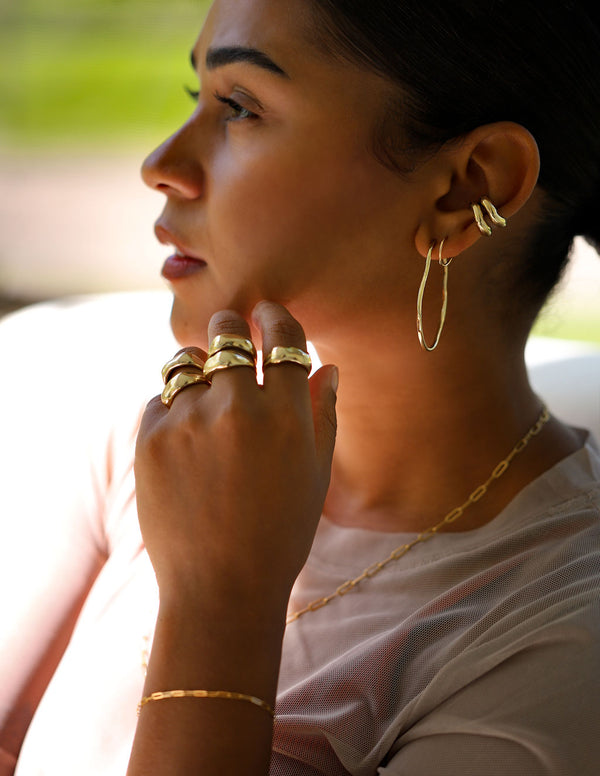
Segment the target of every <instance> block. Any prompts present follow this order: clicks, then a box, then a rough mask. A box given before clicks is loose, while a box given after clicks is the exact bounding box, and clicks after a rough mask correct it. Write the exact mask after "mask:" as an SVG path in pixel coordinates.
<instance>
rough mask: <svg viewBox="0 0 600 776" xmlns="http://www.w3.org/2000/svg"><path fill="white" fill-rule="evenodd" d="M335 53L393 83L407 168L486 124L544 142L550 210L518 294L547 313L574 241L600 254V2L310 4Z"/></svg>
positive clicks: (388, 141)
mask: <svg viewBox="0 0 600 776" xmlns="http://www.w3.org/2000/svg"><path fill="white" fill-rule="evenodd" d="M311 3H312V5H313V7H314V10H315V11H316V18H317V20H318V24H317V25H316V26H317V28H318V30H317V35H318V39H319V42H320V43H322V44H323V45H324V46H325V47H326V48H327V49H328V50H329V51H330V53H333V54H336V55H337V56H342V57H344V58H346V59H349V60H351V61H354V62H356V63H358V64H360V65H362V66H366V67H368V68H369V69H371V70H374V71H376V72H379V73H380V74H381V75H383V76H385V77H387V78H389V79H391V80H392V81H394V82H395V83H396V84H397V85H398V86H399V87H400V88H401V93H400V94H399V99H398V103H397V104H396V105H394V106H390V110H389V112H388V116H387V118H386V119H385V120H384V121H383V122H382V124H381V128H380V132H379V135H378V137H377V139H376V149H375V150H376V153H377V154H378V156H379V157H380V158H381V159H382V161H384V162H385V163H387V164H389V165H391V166H395V167H396V168H397V169H399V170H402V169H403V166H404V169H405V170H406V166H407V162H408V164H409V165H410V161H411V159H412V160H413V161H414V160H416V159H418V157H419V155H421V154H423V153H424V152H427V151H435V150H436V148H439V147H441V146H442V145H443V144H444V143H446V142H448V141H450V140H453V139H456V138H459V137H460V136H462V135H464V134H466V133H468V132H470V131H472V130H473V129H475V128H476V127H478V126H481V125H484V124H488V123H492V122H496V121H514V122H517V123H519V124H521V125H523V126H524V127H526V128H527V129H528V130H529V131H530V132H531V134H532V135H533V136H534V138H535V139H536V141H537V144H538V147H539V150H540V157H541V172H540V179H539V185H540V187H541V188H542V189H543V190H544V192H545V193H546V195H547V205H548V206H547V208H546V210H545V213H544V216H543V220H542V222H541V223H540V224H539V227H538V229H537V234H536V235H535V236H534V238H533V240H532V243H531V245H530V246H529V253H530V257H529V258H530V260H529V261H528V262H526V263H525V264H526V266H525V268H524V269H523V270H522V274H521V275H520V276H519V277H515V278H514V285H515V286H517V287H518V288H519V289H520V292H521V293H520V296H521V298H523V294H525V296H526V297H527V298H529V300H531V301H532V302H535V303H536V304H538V305H539V304H541V302H542V301H543V299H544V298H545V297H546V295H547V294H548V292H549V291H550V290H551V288H552V287H553V286H554V284H555V283H556V281H557V280H558V277H559V276H560V273H561V270H562V268H563V267H564V265H565V263H566V259H567V257H568V254H569V250H570V247H571V244H572V241H573V237H574V236H575V235H578V234H580V235H583V236H585V237H586V238H587V239H588V240H589V241H590V242H591V243H592V244H594V245H595V247H596V248H597V249H598V250H600V4H599V6H598V8H596V7H595V8H594V9H592V8H591V6H592V3H586V2H585V0H578V1H576V0H572V1H571V2H560V3H554V4H550V3H544V2H541V0H489V2H485V3H484V2H481V0H428V2H425V3H424V2H423V0H370V2H365V0H311Z"/></svg>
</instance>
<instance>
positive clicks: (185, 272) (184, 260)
mask: <svg viewBox="0 0 600 776" xmlns="http://www.w3.org/2000/svg"><path fill="white" fill-rule="evenodd" d="M154 233H155V234H156V238H157V240H158V241H159V242H160V243H162V244H163V245H169V246H171V247H173V248H175V253H174V254H172V255H171V256H169V258H168V259H167V260H166V261H165V263H164V265H163V268H162V271H161V274H162V276H163V277H164V278H165V279H166V280H169V281H171V280H179V279H181V278H185V277H189V276H190V275H193V274H195V273H196V272H199V271H200V270H201V269H203V268H204V267H206V261H204V259H202V258H200V256H198V255H197V254H194V253H193V252H192V251H190V250H189V249H188V248H186V246H185V245H184V243H183V242H181V241H180V240H179V239H178V238H177V237H176V236H175V235H174V234H173V233H172V232H171V231H170V230H169V229H166V228H165V227H164V226H162V225H161V224H156V226H155V227H154Z"/></svg>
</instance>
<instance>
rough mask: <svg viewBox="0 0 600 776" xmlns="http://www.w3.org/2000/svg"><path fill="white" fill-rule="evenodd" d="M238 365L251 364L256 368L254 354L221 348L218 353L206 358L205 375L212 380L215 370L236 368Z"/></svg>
mask: <svg viewBox="0 0 600 776" xmlns="http://www.w3.org/2000/svg"><path fill="white" fill-rule="evenodd" d="M238 366H250V367H252V369H254V368H255V366H256V364H255V363H254V359H253V358H252V356H249V355H247V354H246V353H238V352H237V351H235V350H219V352H218V353H215V354H214V356H211V357H210V358H208V359H207V360H206V364H204V377H205V378H206V379H207V380H208V381H210V380H211V379H212V376H213V375H214V373H215V372H220V371H221V370H223V369H234V368H235V367H238Z"/></svg>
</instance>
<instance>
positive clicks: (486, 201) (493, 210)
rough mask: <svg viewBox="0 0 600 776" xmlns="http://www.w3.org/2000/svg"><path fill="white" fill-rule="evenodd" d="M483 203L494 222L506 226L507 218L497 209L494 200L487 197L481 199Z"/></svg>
mask: <svg viewBox="0 0 600 776" xmlns="http://www.w3.org/2000/svg"><path fill="white" fill-rule="evenodd" d="M481 204H482V205H483V206H484V208H485V209H486V210H487V213H488V215H489V217H490V219H491V220H492V223H493V224H495V225H496V226H506V218H502V216H501V215H500V213H499V212H498V211H497V210H496V208H495V207H494V205H493V204H492V202H490V200H489V199H488V198H487V197H484V198H483V199H482V200H481Z"/></svg>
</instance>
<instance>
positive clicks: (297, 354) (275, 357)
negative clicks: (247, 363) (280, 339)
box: [263, 345, 312, 374]
mask: <svg viewBox="0 0 600 776" xmlns="http://www.w3.org/2000/svg"><path fill="white" fill-rule="evenodd" d="M277 364H297V365H298V366H301V367H302V368H303V369H305V370H306V371H307V372H308V373H309V374H310V371H311V369H312V361H311V358H310V356H309V355H308V353H307V352H306V351H305V350H301V349H300V348H286V347H283V346H281V345H277V346H276V347H274V348H273V349H272V350H271V352H270V353H269V354H268V355H267V356H266V357H265V360H264V361H263V369H266V368H267V367H268V366H276V365H277Z"/></svg>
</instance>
